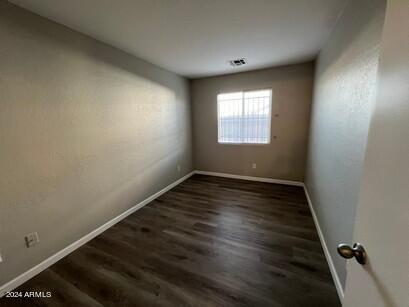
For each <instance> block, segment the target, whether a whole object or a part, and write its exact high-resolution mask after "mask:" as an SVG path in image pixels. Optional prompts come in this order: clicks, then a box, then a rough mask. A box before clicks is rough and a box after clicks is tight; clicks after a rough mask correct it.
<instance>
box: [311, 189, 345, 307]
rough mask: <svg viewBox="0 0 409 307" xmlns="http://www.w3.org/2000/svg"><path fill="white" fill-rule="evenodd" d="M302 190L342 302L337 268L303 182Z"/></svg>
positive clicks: (342, 293) (341, 289)
mask: <svg viewBox="0 0 409 307" xmlns="http://www.w3.org/2000/svg"><path fill="white" fill-rule="evenodd" d="M304 191H305V195H306V196H307V201H308V206H309V207H310V211H311V215H312V218H313V219H314V224H315V228H317V232H318V236H319V238H320V241H321V245H322V248H323V250H324V254H325V258H327V262H328V266H329V270H330V272H331V275H332V279H333V280H334V284H335V288H336V289H337V292H338V296H339V299H340V301H341V304H342V302H343V301H344V289H343V288H342V284H341V281H340V280H339V276H338V273H337V270H336V269H335V266H334V262H333V261H332V257H331V254H330V253H329V250H328V247H327V243H326V242H325V238H324V235H323V233H322V231H321V227H320V224H319V222H318V218H317V215H316V214H315V211H314V207H313V206H312V202H311V198H310V195H309V194H308V190H307V187H306V186H305V184H304Z"/></svg>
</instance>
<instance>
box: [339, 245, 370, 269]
mask: <svg viewBox="0 0 409 307" xmlns="http://www.w3.org/2000/svg"><path fill="white" fill-rule="evenodd" d="M337 250H338V254H340V255H341V257H343V258H346V259H351V258H352V257H355V259H356V261H358V263H360V264H365V263H366V251H365V249H364V247H363V246H362V244H360V243H355V244H354V245H353V246H352V247H350V246H349V245H347V244H340V245H338V248H337Z"/></svg>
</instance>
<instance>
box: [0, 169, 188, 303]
mask: <svg viewBox="0 0 409 307" xmlns="http://www.w3.org/2000/svg"><path fill="white" fill-rule="evenodd" d="M194 173H195V172H194V171H192V172H190V173H189V174H187V175H186V176H183V177H182V178H180V179H178V180H176V181H175V182H173V183H171V184H170V185H168V186H167V187H165V188H163V189H162V190H160V191H158V192H156V193H155V194H153V195H151V196H149V197H148V198H146V199H145V200H143V201H142V202H140V203H138V204H136V205H135V206H133V207H132V208H130V209H128V210H126V211H125V212H123V213H121V214H120V215H118V216H117V217H115V218H113V219H112V220H110V221H108V222H106V223H105V224H103V225H102V226H100V227H98V228H97V229H95V230H93V231H92V232H90V233H89V234H87V235H85V236H83V237H82V238H80V239H79V240H77V241H75V242H74V243H72V244H70V245H68V246H67V247H65V248H64V249H62V250H60V251H59V252H57V253H56V254H54V255H52V256H50V257H49V258H47V259H45V260H44V261H42V262H41V263H39V264H37V265H36V266H34V267H33V268H31V269H29V270H28V271H26V272H24V273H23V274H21V275H19V276H17V277H16V278H14V279H13V280H11V281H9V282H8V283H6V284H4V285H2V286H0V297H2V296H4V294H5V293H6V292H9V291H12V290H13V289H15V288H17V287H18V286H20V285H22V284H23V283H25V282H26V281H27V280H29V279H31V278H33V277H34V276H36V275H37V274H39V273H41V272H42V271H44V270H45V269H47V268H48V267H50V266H51V265H53V264H54V263H56V262H57V261H59V260H60V259H62V258H64V257H65V256H67V255H68V254H70V253H72V252H73V251H74V250H76V249H77V248H79V247H81V246H82V245H84V244H85V243H87V242H88V241H90V240H92V239H93V238H95V237H96V236H98V235H99V234H101V233H102V232H104V231H105V230H107V229H108V228H110V227H112V226H113V225H115V224H116V223H118V222H120V221H121V220H123V219H124V218H126V217H127V216H128V215H130V214H132V213H134V212H135V211H137V210H139V209H141V208H142V207H143V206H145V205H147V204H148V203H150V202H151V201H153V200H154V199H155V198H157V197H159V196H161V195H162V194H164V193H166V192H167V191H169V190H170V189H172V188H174V187H175V186H177V185H178V184H180V183H181V182H183V181H185V180H186V179H188V178H189V177H191V176H192V175H193V174H194Z"/></svg>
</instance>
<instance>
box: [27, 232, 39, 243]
mask: <svg viewBox="0 0 409 307" xmlns="http://www.w3.org/2000/svg"><path fill="white" fill-rule="evenodd" d="M24 239H25V241H26V246H27V247H32V246H33V245H36V244H37V243H38V242H40V239H39V237H38V233H37V232H32V233H29V234H28V235H26V236H25V238H24Z"/></svg>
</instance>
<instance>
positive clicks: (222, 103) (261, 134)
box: [217, 89, 272, 144]
mask: <svg viewBox="0 0 409 307" xmlns="http://www.w3.org/2000/svg"><path fill="white" fill-rule="evenodd" d="M271 100H272V90H271V89H266V90H258V91H244V92H235V93H224V94H219V95H217V121H218V142H219V143H226V144H268V143H270V126H271Z"/></svg>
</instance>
